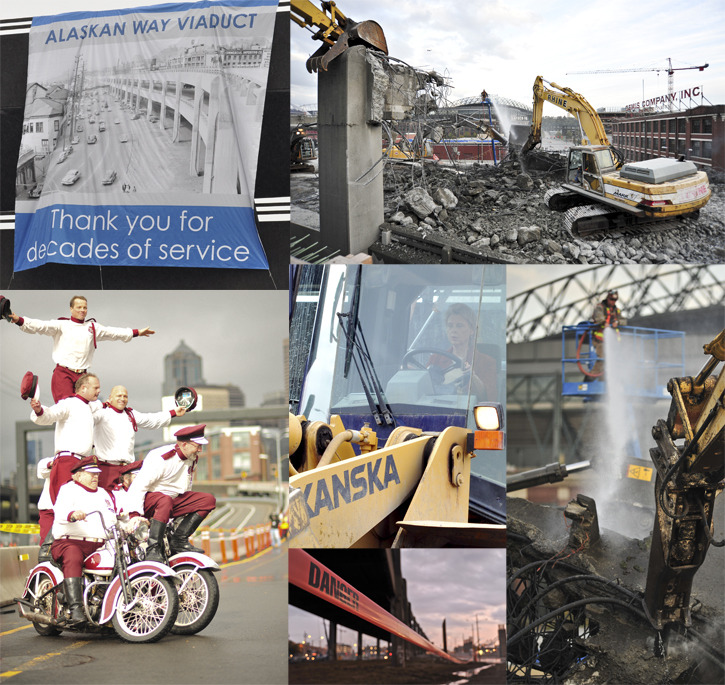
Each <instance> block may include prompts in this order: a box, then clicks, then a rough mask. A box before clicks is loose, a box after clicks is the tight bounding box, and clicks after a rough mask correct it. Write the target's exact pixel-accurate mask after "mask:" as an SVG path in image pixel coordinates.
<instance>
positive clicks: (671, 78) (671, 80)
mask: <svg viewBox="0 0 725 685" xmlns="http://www.w3.org/2000/svg"><path fill="white" fill-rule="evenodd" d="M709 66H710V65H709V64H701V65H700V66H697V67H673V66H672V58H671V57H668V58H667V66H666V67H630V68H628V69H596V70H594V71H568V72H567V76H568V75H569V74H623V73H625V72H631V71H656V72H660V71H666V72H667V96H668V97H667V99H668V100H669V103H670V110H672V100H673V98H672V94H673V93H674V92H675V72H676V71H684V70H686V69H697V70H698V71H704V70H705V69H707V67H709Z"/></svg>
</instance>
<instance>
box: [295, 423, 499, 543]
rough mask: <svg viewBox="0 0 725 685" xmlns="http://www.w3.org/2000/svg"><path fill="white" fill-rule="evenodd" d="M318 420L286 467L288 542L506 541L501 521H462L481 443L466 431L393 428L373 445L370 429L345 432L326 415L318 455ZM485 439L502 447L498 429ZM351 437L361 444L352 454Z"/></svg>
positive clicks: (492, 445) (306, 433) (340, 425)
mask: <svg viewBox="0 0 725 685" xmlns="http://www.w3.org/2000/svg"><path fill="white" fill-rule="evenodd" d="M299 418H304V417H299ZM319 423H320V422H312V423H310V424H309V425H308V426H307V427H306V430H305V436H306V437H305V439H304V440H303V441H302V442H303V444H302V446H301V449H300V452H299V453H298V456H297V457H295V459H296V461H297V464H298V467H299V468H297V467H292V468H293V469H294V470H291V471H290V479H289V484H290V507H289V517H290V546H291V547H305V548H315V547H408V546H423V547H436V546H443V545H444V544H445V543H451V542H453V541H455V542H456V543H457V545H458V546H476V547H492V546H504V545H505V526H503V525H491V524H472V523H468V509H469V497H470V476H471V459H472V458H473V457H474V456H475V454H474V452H473V450H474V448H475V447H481V445H478V444H477V443H476V442H475V441H474V440H473V438H474V433H472V432H471V431H469V430H467V429H465V428H458V427H456V426H449V427H448V428H446V429H445V430H444V431H443V432H441V433H439V434H435V435H426V434H422V433H421V431H420V430H419V429H417V428H407V427H398V428H396V429H395V431H393V433H391V434H390V437H389V438H388V440H387V442H386V444H385V446H383V447H382V448H380V449H378V445H377V439H376V438H375V435H374V433H372V432H371V431H369V430H365V428H364V429H363V430H362V431H347V430H345V428H344V427H343V426H342V424H341V422H340V421H339V417H333V418H332V420H331V421H330V426H329V427H328V428H330V432H329V433H328V435H327V439H326V440H324V441H322V442H323V443H327V445H326V446H325V448H324V454H323V455H322V456H319V452H320V447H321V441H320V439H319V438H320V435H321V433H320V425H319ZM292 432H293V431H291V432H290V434H291V435H292ZM486 439H487V440H489V441H490V442H488V443H487V446H486V447H487V448H489V449H503V432H502V431H498V430H491V431H487V435H486ZM328 440H329V442H328ZM350 442H356V443H358V444H359V445H360V446H361V454H360V455H359V456H358V455H356V454H355V453H354V452H353V451H352V447H351V445H350ZM304 443H306V444H304ZM314 452H317V453H318V455H317V456H315V455H313V454H312V453H314ZM292 460H293V458H292V457H291V459H290V462H292Z"/></svg>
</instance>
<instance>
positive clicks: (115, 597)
mask: <svg viewBox="0 0 725 685" xmlns="http://www.w3.org/2000/svg"><path fill="white" fill-rule="evenodd" d="M148 573H150V574H151V575H154V576H163V577H164V578H171V579H172V580H174V581H175V582H178V580H177V579H178V575H177V574H176V572H175V571H174V570H173V569H171V568H170V567H169V566H167V565H166V564H160V563H159V562H157V561H139V562H138V563H135V564H131V565H130V566H129V567H128V577H129V580H131V579H133V578H135V577H136V576H138V575H141V574H148ZM122 597H123V588H122V587H121V579H120V578H119V577H118V576H116V577H115V578H114V579H113V580H112V581H111V584H110V585H109V586H108V590H106V594H105V595H104V596H103V604H102V606H101V616H100V618H99V619H98V623H100V624H103V623H107V622H108V621H110V620H111V617H112V616H113V614H114V612H115V611H116V607H117V606H118V602H119V601H120V600H121V598H122Z"/></svg>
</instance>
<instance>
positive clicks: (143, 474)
mask: <svg viewBox="0 0 725 685" xmlns="http://www.w3.org/2000/svg"><path fill="white" fill-rule="evenodd" d="M205 428H206V424H200V425H198V426H188V427H186V428H182V429H181V430H178V431H176V433H174V435H175V437H176V444H175V445H165V446H163V447H157V448H156V449H154V450H151V451H150V452H149V453H148V454H147V455H146V458H145V459H144V462H143V466H142V467H141V471H139V473H138V475H137V476H136V479H135V480H134V481H133V483H132V484H131V487H130V488H129V490H128V494H129V497H130V499H131V507H132V513H131V516H137V515H140V514H141V512H143V514H144V516H146V518H148V519H150V521H151V526H150V529H149V540H148V548H147V550H146V558H147V559H149V560H150V561H159V562H161V563H166V559H165V557H164V545H163V541H164V534H165V533H166V524H167V523H168V522H169V518H171V517H172V516H173V517H175V518H178V517H181V516H183V518H182V519H181V521H180V523H179V524H178V525H177V527H176V530H175V531H174V534H173V535H172V536H171V538H170V540H169V547H170V549H171V554H178V553H179V552H200V553H203V550H201V549H199V548H198V547H193V546H192V545H191V544H190V543H189V536H190V535H192V534H193V533H194V531H195V530H196V529H197V528H198V527H199V525H200V524H201V522H202V521H203V520H204V518H205V517H206V516H207V514H209V512H211V511H212V510H213V509H214V508H215V507H216V499H215V498H214V496H213V495H211V494H209V493H207V492H192V491H191V485H192V479H193V474H194V469H195V468H196V461H197V459H198V455H199V454H200V453H201V450H202V446H203V445H206V444H208V442H209V441H208V440H207V439H206V438H205V437H204V429H205Z"/></svg>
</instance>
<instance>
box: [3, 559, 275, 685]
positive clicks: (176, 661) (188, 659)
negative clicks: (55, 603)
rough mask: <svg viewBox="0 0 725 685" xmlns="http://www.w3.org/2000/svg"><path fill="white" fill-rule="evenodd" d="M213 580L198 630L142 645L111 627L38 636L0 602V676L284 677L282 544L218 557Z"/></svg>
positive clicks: (253, 680)
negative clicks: (213, 600)
mask: <svg viewBox="0 0 725 685" xmlns="http://www.w3.org/2000/svg"><path fill="white" fill-rule="evenodd" d="M217 580H218V581H219V587H220V592H221V599H220V602H219V610H218V611H217V614H216V616H215V617H214V620H213V621H212V622H211V624H210V625H209V626H208V627H207V628H206V629H205V630H203V631H201V632H200V633H198V634H197V635H191V636H183V635H167V636H166V637H164V638H162V639H161V640H160V641H159V642H156V643H154V644H150V645H135V644H129V643H126V642H123V641H122V640H121V639H120V638H118V637H117V636H116V635H115V633H113V634H111V635H99V634H95V633H77V632H63V633H62V634H61V635H59V636H57V637H41V636H40V635H38V634H37V633H36V632H35V630H34V628H33V626H32V624H31V623H30V622H28V621H27V620H25V619H22V618H20V617H19V616H18V614H17V612H16V610H15V608H14V607H5V608H4V609H0V638H1V639H2V662H1V665H0V679H1V681H2V682H3V683H6V682H7V683H10V684H12V685H23V684H30V683H47V684H50V683H52V684H53V685H63V684H65V683H73V684H74V685H83V684H91V683H92V684H94V685H95V684H96V683H104V684H106V685H114V684H118V685H135V684H138V685H141V684H144V685H145V684H147V683H154V684H161V683H174V684H175V685H185V684H186V683H189V684H192V683H193V684H194V685H196V684H197V683H205V685H222V684H226V683H229V684H231V683H234V684H235V685H242V684H245V683H249V684H254V685H264V684H267V683H270V684H274V685H281V684H282V683H286V682H287V547H286V545H285V546H283V547H282V548H279V549H273V548H270V549H268V550H265V551H264V552H262V553H261V554H258V555H257V556H256V557H253V558H251V559H249V560H246V561H241V562H236V563H231V564H226V565H225V566H224V567H223V568H222V570H221V572H220V573H218V574H217ZM10 611H12V613H9V612H10Z"/></svg>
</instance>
